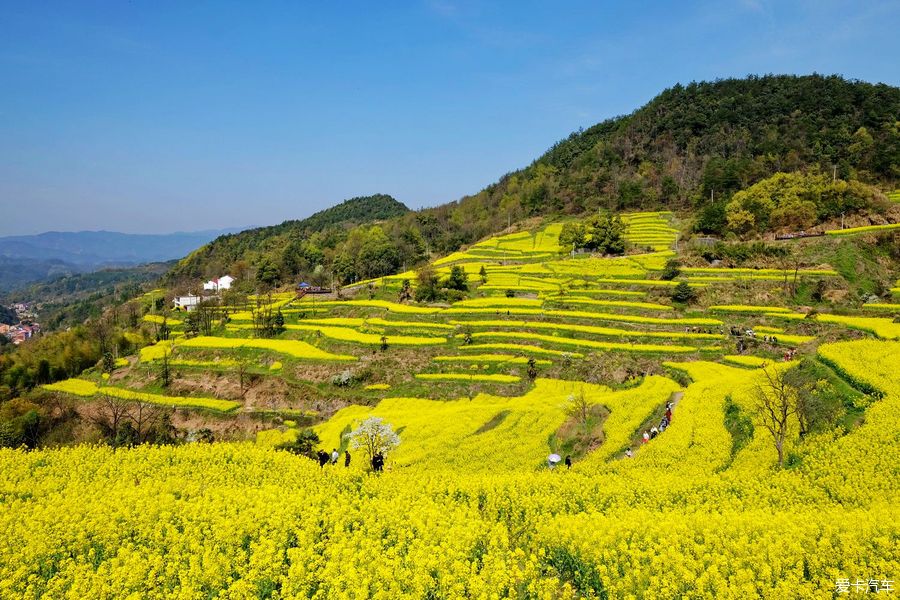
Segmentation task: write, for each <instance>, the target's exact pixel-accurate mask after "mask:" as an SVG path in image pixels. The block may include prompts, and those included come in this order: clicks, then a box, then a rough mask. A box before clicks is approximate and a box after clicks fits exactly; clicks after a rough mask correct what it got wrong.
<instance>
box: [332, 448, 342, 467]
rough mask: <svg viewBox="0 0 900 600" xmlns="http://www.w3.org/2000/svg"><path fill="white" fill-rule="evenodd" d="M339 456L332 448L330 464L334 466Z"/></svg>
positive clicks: (335, 449)
mask: <svg viewBox="0 0 900 600" xmlns="http://www.w3.org/2000/svg"><path fill="white" fill-rule="evenodd" d="M340 456H341V455H340V454H339V453H338V451H337V448H332V449H331V464H333V465H336V464H337V461H338V458H340Z"/></svg>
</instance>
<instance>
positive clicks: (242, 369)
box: [237, 358, 252, 400]
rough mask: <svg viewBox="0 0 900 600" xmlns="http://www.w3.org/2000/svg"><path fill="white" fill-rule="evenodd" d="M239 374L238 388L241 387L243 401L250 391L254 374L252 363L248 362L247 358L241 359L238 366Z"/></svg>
mask: <svg viewBox="0 0 900 600" xmlns="http://www.w3.org/2000/svg"><path fill="white" fill-rule="evenodd" d="M237 373H238V386H239V387H240V392H241V399H242V400H243V398H244V396H245V395H246V394H247V390H249V389H250V382H251V380H252V374H251V373H250V361H248V360H247V359H246V358H241V359H239V360H238V364H237Z"/></svg>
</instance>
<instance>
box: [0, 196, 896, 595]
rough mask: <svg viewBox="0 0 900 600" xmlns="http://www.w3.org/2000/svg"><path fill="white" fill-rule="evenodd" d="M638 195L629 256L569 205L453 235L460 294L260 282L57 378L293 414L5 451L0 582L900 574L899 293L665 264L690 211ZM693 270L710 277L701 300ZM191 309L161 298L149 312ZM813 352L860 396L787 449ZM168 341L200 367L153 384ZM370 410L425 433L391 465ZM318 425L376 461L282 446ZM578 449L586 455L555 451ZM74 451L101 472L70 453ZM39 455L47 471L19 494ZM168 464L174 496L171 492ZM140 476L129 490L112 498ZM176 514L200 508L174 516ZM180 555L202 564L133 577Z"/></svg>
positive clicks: (355, 590) (444, 585) (184, 584)
mask: <svg viewBox="0 0 900 600" xmlns="http://www.w3.org/2000/svg"><path fill="white" fill-rule="evenodd" d="M625 220H626V223H627V225H628V234H627V236H628V239H629V241H630V242H631V244H632V246H631V253H630V254H626V255H625V256H622V257H615V258H610V257H600V256H587V255H577V256H575V257H572V256H571V255H567V254H565V253H564V251H563V249H561V248H560V247H559V244H558V238H559V233H560V231H561V224H559V223H554V224H550V225H548V226H545V227H539V228H536V229H534V230H532V231H523V232H519V233H512V234H507V235H502V236H498V237H494V238H490V239H488V240H485V241H482V242H480V243H478V244H475V245H473V246H471V247H470V248H467V249H465V250H461V251H460V252H456V253H454V254H451V255H449V256H446V257H444V258H441V259H438V260H436V261H435V262H434V266H435V267H436V268H437V269H438V272H440V273H448V272H449V269H450V267H451V266H454V265H461V266H463V267H464V268H465V271H466V273H467V274H468V276H469V281H470V285H471V288H472V289H471V290H470V292H469V293H468V294H466V297H465V298H464V299H462V300H458V301H456V302H447V303H434V304H431V305H426V304H417V303H414V302H409V301H404V302H400V301H398V299H397V297H398V296H397V291H398V290H399V288H400V285H401V282H402V280H403V279H408V278H414V275H415V274H412V273H405V274H399V275H397V276H391V277H386V278H381V279H378V280H375V281H371V282H363V284H362V285H360V284H356V285H355V286H353V287H352V288H348V289H346V290H344V292H343V297H334V298H329V299H325V300H322V299H317V298H313V297H305V298H303V299H301V300H296V299H294V297H293V296H292V295H289V294H283V295H275V296H272V297H269V296H266V297H259V298H253V299H251V300H250V301H248V302H247V304H246V305H243V306H235V307H228V308H229V310H228V312H229V314H230V317H229V319H228V321H227V322H225V323H222V324H220V325H218V326H217V329H216V331H215V333H214V335H207V336H187V335H185V333H184V327H178V328H173V332H172V337H171V338H170V339H168V340H162V341H160V342H158V343H157V344H155V345H151V346H147V347H145V348H143V349H142V350H141V351H140V353H139V354H138V355H136V356H134V357H130V358H128V359H126V360H125V362H124V364H123V363H117V364H116V369H115V370H114V371H113V372H112V373H111V374H109V373H107V374H105V376H103V375H101V374H99V373H97V372H92V371H89V372H87V373H86V374H85V375H83V376H82V377H81V378H78V379H73V380H67V381H62V382H59V383H56V384H53V385H49V386H46V389H47V390H48V392H54V393H63V394H67V395H71V396H72V397H74V398H78V399H80V400H79V401H81V402H88V401H96V400H97V399H98V398H104V397H112V398H117V399H121V400H125V401H132V402H146V403H153V404H157V405H166V406H172V407H177V409H178V411H179V412H180V413H181V414H188V415H190V418H192V419H203V418H209V419H210V420H209V421H206V422H208V423H213V422H214V421H213V419H215V420H217V421H218V422H222V421H227V420H228V419H239V418H257V417H259V418H261V419H265V420H262V421H260V423H262V426H261V427H259V431H258V433H257V432H254V433H255V435H254V438H255V442H256V443H255V444H246V443H244V444H241V443H235V444H216V445H212V446H203V445H199V444H192V445H187V446H184V447H180V448H153V449H151V448H143V449H139V450H135V451H132V452H130V453H124V452H116V453H113V452H111V451H110V452H107V451H97V452H96V453H94V454H89V453H86V451H85V450H84V449H69V450H59V451H47V452H44V453H42V454H41V455H40V458H39V460H37V461H34V460H32V459H31V458H25V457H26V456H31V455H25V454H23V453H20V452H18V451H11V450H10V451H7V450H3V451H0V465H2V466H3V471H2V472H3V476H2V477H3V484H4V488H3V489H6V490H9V493H8V494H7V496H6V498H7V500H6V501H5V504H4V506H5V508H6V510H5V511H2V512H0V525H2V526H3V527H4V531H6V532H7V539H10V540H12V539H25V540H28V541H27V542H26V543H27V545H28V548H27V551H28V552H29V556H33V557H34V561H33V562H32V563H29V565H28V566H26V567H23V568H21V569H19V570H13V569H11V568H9V567H8V566H3V565H9V561H4V560H0V580H2V581H3V583H2V585H3V586H5V587H3V588H0V589H3V590H14V591H15V592H17V593H18V592H22V593H20V594H18V595H22V594H24V593H25V592H26V591H28V590H31V591H33V590H34V589H37V588H33V586H43V587H42V588H41V589H46V590H52V591H60V594H61V595H66V594H68V595H70V596H71V595H75V596H91V595H92V593H93V591H94V590H96V589H100V586H102V585H105V584H106V582H109V581H114V582H115V584H113V585H111V587H106V588H103V589H104V590H105V592H104V593H106V594H108V595H110V596H111V597H112V596H120V597H125V596H128V595H129V594H131V595H136V596H135V597H164V596H166V595H179V594H180V595H182V596H184V597H200V596H203V595H207V596H215V595H217V594H218V595H220V596H223V597H224V596H227V595H229V594H230V597H246V596H254V595H257V596H261V597H285V598H287V597H300V596H304V597H391V598H393V597H416V598H418V597H454V598H455V597H459V598H462V597H497V596H499V597H526V596H527V597H539V598H559V597H586V598H601V597H609V598H620V597H622V598H624V597H635V598H637V597H648V598H651V597H656V598H673V597H716V598H720V597H721V598H745V597H772V598H776V597H777V598H781V597H784V598H787V597H802V598H820V597H821V598H825V597H828V598H830V597H833V596H834V590H835V585H836V584H835V581H836V580H837V579H841V578H844V577H847V578H853V579H855V578H857V577H873V578H874V577H877V578H879V581H881V580H882V579H885V580H887V579H890V578H891V577H893V576H895V574H896V573H898V572H900V552H898V548H900V520H898V518H897V517H898V516H900V509H898V507H900V472H898V470H897V469H898V467H897V465H898V464H900V444H898V443H897V439H896V432H897V431H898V430H900V422H898V420H900V417H898V415H900V378H898V377H900V376H898V374H900V369H898V365H900V358H898V357H900V341H898V340H900V323H896V322H894V319H893V314H891V312H890V311H892V310H893V308H892V306H891V304H890V303H887V302H878V303H869V304H867V305H865V306H860V310H858V311H849V310H846V309H844V310H842V311H834V312H831V311H825V310H818V311H812V310H809V309H808V308H804V307H802V306H798V305H794V304H793V303H792V304H790V305H788V303H779V301H778V299H779V298H783V297H784V296H783V294H782V291H783V289H784V286H785V285H786V283H785V281H786V280H787V279H789V280H790V281H791V282H794V281H799V282H804V281H809V282H815V281H820V280H827V281H835V282H839V281H840V280H841V275H840V274H839V273H838V272H837V271H836V270H833V269H831V268H830V266H829V265H815V266H810V267H809V268H805V269H804V268H801V269H799V270H797V271H796V272H795V271H794V270H790V269H777V268H771V269H738V268H731V269H729V268H717V267H685V268H683V269H682V270H681V273H680V275H678V276H677V277H676V278H675V279H674V280H671V281H668V280H663V279H661V278H660V275H661V272H662V270H663V269H664V267H665V266H666V261H667V260H669V259H670V258H672V257H673V256H676V254H675V250H674V246H675V241H676V239H677V236H676V234H677V232H678V231H679V224H678V223H677V222H676V221H675V219H674V217H673V216H672V215H669V214H665V213H647V214H642V213H638V214H632V215H626V218H625ZM482 268H483V270H484V273H485V278H486V282H482V281H481V277H482V275H481V271H482ZM682 282H684V283H687V284H689V287H690V288H691V289H694V290H696V291H698V292H699V293H700V299H699V301H698V302H697V303H695V304H681V303H678V302H675V301H674V300H673V299H672V296H671V293H672V291H673V288H674V287H675V286H677V285H678V284H679V283H682ZM370 284H371V288H370ZM898 285H900V284H898ZM738 299H740V300H741V301H738ZM882 311H887V312H886V314H885V313H883V312H882ZM275 313H278V314H280V315H281V318H282V319H283V324H282V325H280V326H279V327H278V328H276V329H275V330H274V331H270V332H268V333H263V332H262V330H261V329H260V327H261V326H260V321H261V316H260V315H272V314H275ZM162 318H163V317H162V315H158V314H149V315H147V316H146V317H145V320H146V322H147V325H146V326H147V327H150V326H154V325H159V324H160V323H161V322H162ZM181 320H184V319H183V318H182V319H181ZM175 321H176V320H175V319H171V318H169V317H167V323H168V324H170V325H183V324H180V323H176V322H175ZM804 361H805V362H804ZM810 361H812V364H813V365H814V366H815V368H816V369H819V371H817V373H818V376H820V377H821V379H820V380H819V381H818V382H817V385H821V386H826V385H831V386H835V389H839V390H843V393H845V397H844V400H843V401H842V402H843V403H842V405H841V406H842V407H843V408H842V410H844V411H845V416H844V417H842V418H841V419H839V420H838V421H836V422H835V423H833V424H832V426H831V427H830V428H828V429H825V430H818V431H814V432H803V435H801V430H800V428H801V426H802V425H801V424H800V423H799V422H798V421H796V420H793V421H791V422H790V427H788V428H787V430H786V434H785V440H784V446H783V448H782V450H783V452H784V455H785V457H786V459H785V465H784V466H783V467H779V466H777V462H776V461H777V451H776V448H775V445H774V444H773V439H772V437H771V435H770V434H769V432H768V430H767V422H766V420H765V416H764V413H763V412H761V410H760V408H759V405H758V396H757V390H758V389H760V387H761V386H764V385H765V384H766V381H767V378H769V377H773V376H777V374H778V373H783V372H786V371H787V370H788V369H791V368H793V367H795V366H797V365H800V364H807V363H809V362H810ZM162 365H168V367H169V368H171V369H172V370H173V375H172V378H173V381H174V384H173V385H176V387H177V390H178V392H177V393H176V392H174V391H169V390H164V389H162V388H161V387H160V386H159V385H158V384H156V383H154V382H153V381H154V380H153V377H151V375H152V374H154V373H157V372H158V371H159V369H160V368H162ZM223 382H224V383H223ZM217 385H218V386H219V387H216V386H217ZM212 389H215V390H220V393H217V394H213V393H211V392H210V391H209V390H212ZM667 410H668V411H669V412H668V415H667ZM260 415H262V416H260ZM369 417H377V418H380V419H383V421H384V422H386V423H388V424H390V426H391V427H392V428H393V430H394V431H395V432H396V433H397V434H398V435H399V438H400V444H399V446H397V447H396V449H395V450H393V451H391V452H390V453H389V454H388V456H387V467H386V472H385V473H383V474H382V475H381V476H380V477H373V476H371V475H370V474H369V470H370V468H369V461H368V457H367V456H366V452H365V449H364V448H359V449H357V448H356V447H355V446H350V445H349V439H348V437H347V434H348V433H349V432H351V431H353V430H354V429H355V428H357V427H359V426H360V425H361V423H363V421H364V420H365V419H367V418H369ZM298 423H299V424H298ZM306 426H311V427H312V430H313V431H314V432H315V434H316V435H317V436H318V439H319V447H320V448H321V449H323V450H325V451H326V452H330V451H331V449H332V448H334V449H336V450H338V452H339V453H343V452H345V451H350V452H351V454H352V461H351V463H350V465H349V466H348V467H346V468H345V467H343V466H341V465H342V463H340V464H339V466H329V465H326V466H324V467H322V468H319V467H318V466H316V465H315V464H314V463H313V462H312V461H308V460H307V459H305V458H303V457H298V456H294V455H291V454H288V453H284V452H274V451H273V450H272V449H271V448H272V447H275V446H283V445H285V444H288V445H290V444H294V443H297V440H298V439H300V438H301V434H303V433H304V429H305V427H306ZM660 429H661V431H660ZM651 431H652V432H653V433H652V436H651V435H650V434H651ZM644 433H646V434H648V435H647V438H646V439H645V438H644V437H643V434H644ZM551 453H558V454H560V455H561V456H567V455H568V456H569V457H570V458H571V459H572V460H573V465H572V467H571V469H565V467H563V466H562V465H559V466H557V467H556V468H549V467H548V455H549V454H551ZM98 461H100V462H102V464H103V465H113V466H112V467H108V468H107V467H106V466H104V467H103V468H102V469H101V468H100V466H99V465H100V462H98ZM71 464H79V465H82V466H83V468H84V469H86V471H85V473H90V475H84V476H83V477H82V476H79V477H70V476H69V474H70V473H69V469H68V467H69V465H71ZM35 465H39V466H35ZM199 465H202V470H201V469H199V468H198V466H199ZM37 468H40V469H41V472H42V473H43V475H42V479H41V481H42V483H41V484H40V485H41V489H40V490H37V492H36V493H35V492H30V494H31V495H30V496H28V497H26V496H25V495H23V494H20V493H19V492H17V491H16V490H18V489H19V486H20V485H21V482H22V481H25V480H26V479H28V478H29V477H30V473H31V471H32V470H33V469H37ZM88 479H89V480H90V485H88V483H86V482H87V481H88ZM135 481H137V483H135ZM123 482H124V483H123ZM149 489H152V490H153V494H154V496H155V497H157V498H161V500H160V502H158V503H149V502H148V501H147V499H146V498H147V490H149ZM106 492H109V493H106ZM113 495H115V496H116V497H120V498H125V499H128V502H127V503H125V504H124V507H123V505H122V504H121V503H117V504H116V507H117V508H116V510H117V511H119V512H117V513H116V515H117V517H116V519H114V520H110V519H103V518H101V515H103V514H104V508H105V507H108V506H109V500H108V498H109V497H112V496H113ZM51 497H63V498H66V499H67V500H66V502H67V503H68V504H67V508H68V510H67V515H68V516H67V519H69V522H68V524H67V525H66V527H62V526H56V525H55V524H54V523H55V521H54V520H52V519H49V518H48V515H49V514H50V512H51V511H57V510H58V503H55V502H50V501H49V500H48V499H49V498H51ZM166 515H168V516H166ZM171 515H178V518H179V522H180V523H183V526H182V527H181V528H173V529H172V530H171V531H169V530H167V532H166V534H165V535H163V534H160V533H158V531H157V523H158V522H159V521H160V520H164V521H166V522H168V520H169V519H170V517H171ZM119 521H124V522H128V523H129V528H128V530H127V532H126V531H125V530H123V529H122V528H120V527H118V526H117V525H116V523H117V522H119ZM27 529H28V530H36V529H40V530H41V531H42V532H43V534H44V537H42V541H38V540H37V539H36V538H35V537H34V536H29V535H27V533H26V530H27ZM69 531H78V532H81V533H83V535H79V536H77V537H73V536H72V535H70V534H69V533H68V532H69ZM208 531H215V532H217V533H216V534H215V535H214V536H213V537H212V538H210V537H209V536H206V535H201V532H208ZM198 540H202V541H198ZM10 547H11V546H10V545H7V547H6V548H7V549H6V550H2V549H0V553H3V552H5V553H6V554H8V553H9V552H10V551H11V550H9V548H10ZM138 549H139V550H138ZM101 555H102V557H115V560H107V559H105V558H98V556H101ZM0 556H3V554H0ZM163 557H165V563H166V564H169V565H175V567H173V568H178V572H179V573H182V574H183V575H182V576H181V577H180V578H179V579H178V580H177V581H173V580H172V579H171V578H170V577H168V576H166V575H164V574H160V575H159V576H158V578H157V580H152V578H151V580H146V579H145V578H135V577H129V576H128V574H129V573H138V572H141V573H146V572H148V571H152V566H153V565H156V564H162V561H163ZM373 557H375V558H374V559H373ZM95 564H97V565H100V567H99V568H94V567H90V568H88V567H85V565H95ZM184 574H186V575H184ZM660 574H665V576H662V575H660ZM238 581H239V582H241V583H238ZM35 582H38V583H35ZM248 582H249V583H248ZM244 584H246V585H247V586H248V587H247V588H246V589H244V588H241V587H240V585H244ZM30 586H32V587H30ZM225 590H227V591H228V593H227V594H226V593H225ZM260 590H262V592H260ZM267 590H277V595H276V594H269V592H268V591H267ZM63 591H64V593H63ZM29 593H30V592H29ZM26 595H27V594H26ZM30 595H34V594H30Z"/></svg>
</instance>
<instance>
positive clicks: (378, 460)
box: [372, 452, 384, 473]
mask: <svg viewBox="0 0 900 600" xmlns="http://www.w3.org/2000/svg"><path fill="white" fill-rule="evenodd" d="M383 469H384V455H382V454H381V452H376V453H375V455H374V456H372V470H373V471H375V472H376V473H381V471H382V470H383Z"/></svg>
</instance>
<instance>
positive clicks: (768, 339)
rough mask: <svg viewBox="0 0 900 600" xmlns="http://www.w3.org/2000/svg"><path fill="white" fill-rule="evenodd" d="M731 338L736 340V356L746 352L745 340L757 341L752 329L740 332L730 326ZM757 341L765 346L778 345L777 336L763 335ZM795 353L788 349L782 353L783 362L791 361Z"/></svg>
mask: <svg viewBox="0 0 900 600" xmlns="http://www.w3.org/2000/svg"><path fill="white" fill-rule="evenodd" d="M731 337H733V338H737V342H735V347H736V348H737V352H738V354H743V353H744V352H745V351H746V350H747V343H746V342H745V341H744V340H745V339H757V337H758V336H757V335H756V332H755V331H753V330H752V329H745V330H743V331H742V330H741V328H740V327H735V326H734V325H732V326H731ZM759 339H762V341H763V342H765V343H767V344H772V345H773V346H777V345H778V336H776V335H770V334H763V335H762V336H761V337H760V338H759ZM796 352H797V351H796V350H794V349H789V350H786V351H785V352H784V360H785V361H788V360H793V359H794V354H795V353H796Z"/></svg>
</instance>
